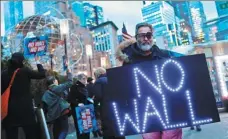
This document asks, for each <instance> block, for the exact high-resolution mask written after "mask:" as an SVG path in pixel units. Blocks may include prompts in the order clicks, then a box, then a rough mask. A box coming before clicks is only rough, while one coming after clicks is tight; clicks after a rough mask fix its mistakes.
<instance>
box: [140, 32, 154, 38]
mask: <svg viewBox="0 0 228 139" xmlns="http://www.w3.org/2000/svg"><path fill="white" fill-rule="evenodd" d="M152 36H153V34H152V32H147V33H140V34H137V35H136V37H139V38H141V39H144V38H145V37H146V38H147V39H151V38H152Z"/></svg>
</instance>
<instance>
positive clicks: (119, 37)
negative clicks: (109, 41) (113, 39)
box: [117, 35, 123, 44]
mask: <svg viewBox="0 0 228 139" xmlns="http://www.w3.org/2000/svg"><path fill="white" fill-rule="evenodd" d="M117 38H118V43H119V44H120V43H121V42H122V41H123V35H118V36H117Z"/></svg>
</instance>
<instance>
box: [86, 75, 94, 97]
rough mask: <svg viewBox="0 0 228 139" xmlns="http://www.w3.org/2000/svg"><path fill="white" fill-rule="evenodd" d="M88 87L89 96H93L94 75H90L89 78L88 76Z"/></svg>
mask: <svg viewBox="0 0 228 139" xmlns="http://www.w3.org/2000/svg"><path fill="white" fill-rule="evenodd" d="M86 88H87V90H88V93H89V97H90V98H93V91H92V88H93V78H92V77H88V78H87V85H86Z"/></svg>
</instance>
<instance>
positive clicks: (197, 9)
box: [189, 1, 206, 44]
mask: <svg viewBox="0 0 228 139" xmlns="http://www.w3.org/2000/svg"><path fill="white" fill-rule="evenodd" d="M189 7H190V13H191V17H192V19H191V20H192V29H193V32H192V33H193V41H194V43H195V44H197V43H202V42H205V31H204V29H203V23H204V22H205V21H206V16H205V14H204V9H203V4H202V2H200V1H191V2H190V4H189Z"/></svg>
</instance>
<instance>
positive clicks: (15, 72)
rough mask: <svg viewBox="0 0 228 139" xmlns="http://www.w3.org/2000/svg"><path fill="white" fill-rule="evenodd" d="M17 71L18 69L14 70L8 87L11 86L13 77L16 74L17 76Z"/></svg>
mask: <svg viewBox="0 0 228 139" xmlns="http://www.w3.org/2000/svg"><path fill="white" fill-rule="evenodd" d="M19 69H20V68H18V69H16V70H15V71H14V73H13V76H12V78H11V80H10V84H9V86H12V84H13V81H14V78H15V76H16V74H17V72H18V71H19Z"/></svg>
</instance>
